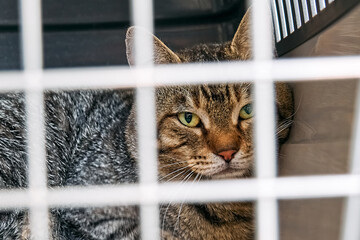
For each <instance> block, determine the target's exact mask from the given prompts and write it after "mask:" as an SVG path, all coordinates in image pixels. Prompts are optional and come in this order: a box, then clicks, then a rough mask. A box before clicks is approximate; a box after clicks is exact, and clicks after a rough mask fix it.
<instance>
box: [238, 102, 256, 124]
mask: <svg viewBox="0 0 360 240" xmlns="http://www.w3.org/2000/svg"><path fill="white" fill-rule="evenodd" d="M239 115H240V118H241V119H244V120H245V119H249V118H252V117H253V116H254V111H253V108H252V105H251V104H246V105H245V106H243V107H242V108H241V110H240V113H239Z"/></svg>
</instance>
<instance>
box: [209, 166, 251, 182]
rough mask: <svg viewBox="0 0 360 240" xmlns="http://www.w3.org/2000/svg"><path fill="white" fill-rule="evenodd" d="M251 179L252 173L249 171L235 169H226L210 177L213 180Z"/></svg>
mask: <svg viewBox="0 0 360 240" xmlns="http://www.w3.org/2000/svg"><path fill="white" fill-rule="evenodd" d="M247 177H251V171H249V169H235V168H226V169H225V170H222V171H220V172H218V173H215V174H213V175H212V176H210V178H211V179H214V180H217V179H231V178H247Z"/></svg>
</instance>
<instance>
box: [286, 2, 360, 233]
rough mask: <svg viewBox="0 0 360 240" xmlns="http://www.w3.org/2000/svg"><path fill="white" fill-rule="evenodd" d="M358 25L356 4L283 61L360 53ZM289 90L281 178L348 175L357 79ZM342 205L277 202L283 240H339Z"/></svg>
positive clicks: (336, 202) (307, 84)
mask: <svg viewBox="0 0 360 240" xmlns="http://www.w3.org/2000/svg"><path fill="white" fill-rule="evenodd" d="M359 26H360V6H358V7H357V8H356V9H354V10H353V11H352V12H351V13H350V14H348V15H347V16H346V17H345V18H343V19H341V20H340V21H338V22H337V23H336V24H334V25H333V26H332V27H330V28H328V29H327V30H326V31H324V32H323V33H322V34H321V35H319V36H317V37H315V38H313V39H312V40H310V41H308V42H307V43H305V44H303V45H302V46H301V47H299V48H298V49H296V51H293V52H292V53H290V54H288V55H287V57H306V56H330V55H354V54H360V27H359ZM299 67H300V66H299ZM354 67H356V66H354ZM358 67H360V66H358ZM304 71H306V69H304ZM292 87H293V90H294V99H295V105H296V108H297V112H296V115H295V118H294V125H293V128H292V131H291V135H290V138H289V141H288V142H287V143H286V144H285V145H284V146H283V148H282V149H281V153H280V159H279V175H280V176H292V175H311V174H341V173H347V172H348V165H349V162H348V159H349V148H350V139H351V134H352V121H353V110H354V102H355V97H356V89H357V81H356V80H346V81H322V82H320V81H319V82H298V83H293V84H292ZM342 207H343V199H341V198H338V199H308V200H288V201H280V204H279V211H280V234H281V240H300V239H301V240H304V239H306V240H307V239H309V240H322V239H324V240H336V239H339V236H340V227H341V216H342Z"/></svg>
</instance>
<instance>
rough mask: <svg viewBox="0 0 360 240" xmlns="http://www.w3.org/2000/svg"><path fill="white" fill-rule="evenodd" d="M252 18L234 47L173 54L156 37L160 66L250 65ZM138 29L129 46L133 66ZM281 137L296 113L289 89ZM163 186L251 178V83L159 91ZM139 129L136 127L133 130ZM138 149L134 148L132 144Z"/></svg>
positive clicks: (283, 90)
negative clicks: (237, 62) (241, 62)
mask: <svg viewBox="0 0 360 240" xmlns="http://www.w3.org/2000/svg"><path fill="white" fill-rule="evenodd" d="M248 19H249V16H248V14H246V15H245V17H244V18H243V20H242V22H241V23H240V25H239V28H238V30H237V32H236V34H235V36H234V38H233V40H232V41H231V42H228V43H225V44H208V45H199V46H196V47H194V48H192V49H187V50H184V51H181V52H179V53H174V52H173V51H171V50H170V49H169V48H168V47H166V46H165V44H164V43H163V42H161V41H160V40H159V39H158V38H156V37H154V61H155V63H156V64H164V63H165V64H166V63H182V62H196V61H197V62H204V61H223V60H225V61H226V60H247V59H248V58H250V55H251V51H250V47H249V46H250V39H249V31H248V29H249V24H248ZM134 31H135V29H134V28H130V29H129V30H128V34H127V39H126V44H127V55H128V61H129V63H130V64H133V62H134V61H133V52H132V50H133V44H132V43H133V35H134ZM276 92H277V98H276V105H277V110H278V111H277V113H278V116H277V120H278V131H277V137H278V138H279V139H284V138H286V136H287V135H288V132H289V126H290V123H291V117H292V113H293V105H292V95H291V92H290V90H289V88H288V87H287V85H286V84H283V83H277V84H276ZM156 106H157V109H156V110H157V127H158V131H157V135H158V149H159V178H160V181H162V182H166V181H176V180H180V181H188V180H199V179H224V178H240V177H249V176H251V175H252V171H253V163H254V151H253V148H254V146H253V123H254V118H255V113H254V111H253V106H252V97H251V85H250V84H248V83H237V84H221V85H208V84H203V85H200V86H176V87H163V88H158V89H156ZM132 128H133V129H135V127H132ZM132 145H133V146H135V144H132Z"/></svg>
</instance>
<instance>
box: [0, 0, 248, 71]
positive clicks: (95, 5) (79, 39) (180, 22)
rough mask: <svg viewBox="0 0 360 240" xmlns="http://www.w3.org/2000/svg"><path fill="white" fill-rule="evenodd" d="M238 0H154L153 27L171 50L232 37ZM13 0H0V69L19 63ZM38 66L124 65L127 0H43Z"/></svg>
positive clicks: (238, 15)
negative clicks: (41, 52)
mask: <svg viewBox="0 0 360 240" xmlns="http://www.w3.org/2000/svg"><path fill="white" fill-rule="evenodd" d="M244 2H245V1H243V0H181V1H179V0H155V1H154V10H155V32H156V35H157V36H158V37H159V38H160V39H161V40H163V41H164V42H165V43H166V44H167V45H168V46H169V47H170V48H172V49H173V50H177V49H181V48H185V47H191V46H193V45H195V44H198V43H210V42H224V41H228V40H230V39H231V38H232V36H233V34H234V32H235V31H236V28H237V26H238V24H239V22H240V20H241V18H242V16H243V14H244V9H245V7H244ZM17 5H18V1H16V0H0V69H2V70H4V69H20V68H21V61H20V58H21V55H20V51H19V46H20V38H19V18H18V6H17ZM42 6H43V9H42V15H43V30H44V31H43V39H44V41H43V42H44V67H45V68H58V67H79V66H111V65H126V64H127V61H126V56H125V42H124V40H125V33H126V29H127V28H128V27H129V26H130V7H129V1H127V0H120V1H119V0H61V1H60V0H43V2H42Z"/></svg>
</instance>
